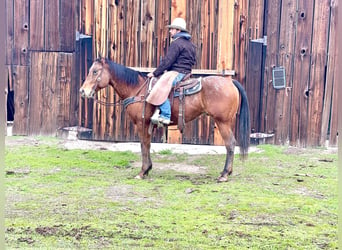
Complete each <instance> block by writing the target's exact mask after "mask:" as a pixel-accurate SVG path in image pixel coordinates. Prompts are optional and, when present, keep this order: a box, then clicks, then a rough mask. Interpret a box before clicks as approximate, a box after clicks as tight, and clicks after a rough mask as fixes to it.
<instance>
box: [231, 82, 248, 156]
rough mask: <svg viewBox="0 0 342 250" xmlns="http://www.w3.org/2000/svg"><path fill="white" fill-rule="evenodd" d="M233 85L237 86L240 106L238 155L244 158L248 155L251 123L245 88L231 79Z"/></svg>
mask: <svg viewBox="0 0 342 250" xmlns="http://www.w3.org/2000/svg"><path fill="white" fill-rule="evenodd" d="M233 83H234V85H235V86H236V87H237V88H238V90H239V92H240V96H241V106H240V114H239V131H238V132H239V135H238V138H239V146H240V155H241V158H242V159H246V157H247V155H248V148H249V142H250V138H249V136H250V133H251V124H250V116H249V104H248V98H247V94H246V91H245V89H244V88H243V87H242V85H241V83H239V82H238V81H237V80H234V79H233Z"/></svg>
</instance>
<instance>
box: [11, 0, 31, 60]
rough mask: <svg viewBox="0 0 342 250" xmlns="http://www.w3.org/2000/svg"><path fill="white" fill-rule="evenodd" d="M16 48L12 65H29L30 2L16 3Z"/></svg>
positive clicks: (17, 0) (20, 0) (27, 0)
mask: <svg viewBox="0 0 342 250" xmlns="http://www.w3.org/2000/svg"><path fill="white" fill-rule="evenodd" d="M14 13H15V18H14V48H13V58H12V63H13V64H15V65H25V66H26V65H28V64H29V56H30V55H29V53H28V44H29V32H28V31H29V0H24V1H23V0H15V1H14Z"/></svg>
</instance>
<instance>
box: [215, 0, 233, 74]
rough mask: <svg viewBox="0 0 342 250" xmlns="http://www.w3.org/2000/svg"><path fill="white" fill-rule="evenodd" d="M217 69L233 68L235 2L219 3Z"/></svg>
mask: <svg viewBox="0 0 342 250" xmlns="http://www.w3.org/2000/svg"><path fill="white" fill-rule="evenodd" d="M218 15H219V17H218V48H217V67H216V68H217V69H219V70H223V69H231V68H232V67H233V29H234V25H233V22H234V0H221V1H219V13H218Z"/></svg>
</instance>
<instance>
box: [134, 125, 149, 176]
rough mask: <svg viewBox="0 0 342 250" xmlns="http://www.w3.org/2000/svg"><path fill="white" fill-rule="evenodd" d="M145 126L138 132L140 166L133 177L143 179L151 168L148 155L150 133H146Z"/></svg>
mask: <svg viewBox="0 0 342 250" xmlns="http://www.w3.org/2000/svg"><path fill="white" fill-rule="evenodd" d="M145 127H146V129H144V132H143V133H141V134H140V138H141V139H140V146H141V157H142V166H141V171H140V173H139V174H138V175H137V176H136V177H135V178H136V179H143V178H144V177H145V176H147V175H148V172H149V171H150V170H151V169H152V161H151V155H150V149H151V135H150V134H149V133H148V126H145Z"/></svg>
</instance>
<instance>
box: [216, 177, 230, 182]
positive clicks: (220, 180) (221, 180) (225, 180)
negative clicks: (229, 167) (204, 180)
mask: <svg viewBox="0 0 342 250" xmlns="http://www.w3.org/2000/svg"><path fill="white" fill-rule="evenodd" d="M227 181H228V177H227V176H220V177H219V178H218V179H217V182H227Z"/></svg>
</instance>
